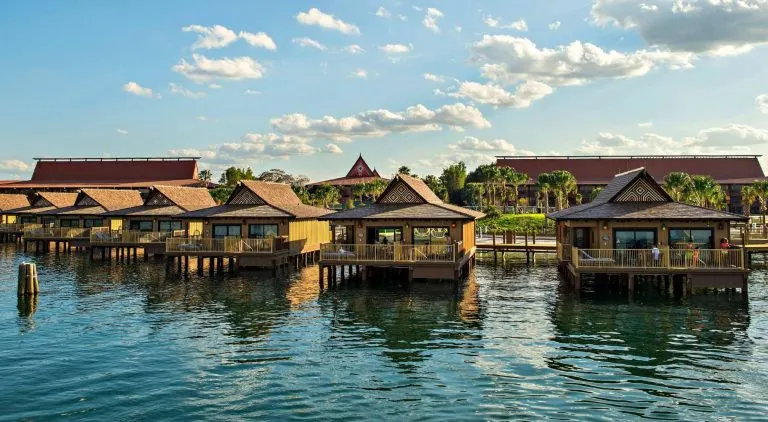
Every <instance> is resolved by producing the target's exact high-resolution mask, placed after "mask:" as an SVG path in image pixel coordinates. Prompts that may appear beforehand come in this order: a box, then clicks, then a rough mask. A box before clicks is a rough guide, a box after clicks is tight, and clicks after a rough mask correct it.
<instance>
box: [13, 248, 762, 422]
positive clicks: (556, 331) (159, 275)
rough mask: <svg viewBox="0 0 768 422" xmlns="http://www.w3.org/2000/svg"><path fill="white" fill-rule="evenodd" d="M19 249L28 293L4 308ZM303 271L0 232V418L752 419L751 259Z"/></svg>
mask: <svg viewBox="0 0 768 422" xmlns="http://www.w3.org/2000/svg"><path fill="white" fill-rule="evenodd" d="M22 260H33V261H35V262H37V263H38V271H39V273H40V284H41V288H42V290H43V293H42V294H41V295H40V297H39V300H38V302H37V303H17V298H16V265H18V263H19V262H21V261H22ZM317 278H318V270H317V268H316V267H311V268H307V269H303V270H301V271H300V272H295V273H293V274H290V275H279V276H277V277H273V276H272V274H271V273H269V272H242V273H240V274H238V275H226V276H218V277H215V278H207V277H197V276H192V277H190V278H189V279H182V278H180V277H178V276H176V275H173V274H171V275H167V274H166V267H165V265H164V264H163V263H162V262H154V263H153V262H149V263H145V262H139V263H137V264H133V263H131V264H126V263H116V262H112V263H101V262H97V263H89V262H88V261H87V258H85V257H83V256H79V255H63V256H60V257H56V256H38V257H34V256H28V257H25V256H24V255H23V254H21V253H20V252H19V251H17V249H16V248H15V247H13V246H2V245H0V419H2V420H18V419H38V420H48V419H54V418H67V417H69V418H71V419H76V420H98V421H103V420H129V419H130V420H137V419H138V420H158V419H161V418H162V419H176V420H188V419H218V420H220V419H234V418H246V417H249V418H260V419H348V420H359V419H361V418H365V419H398V420H402V419H407V420H414V419H419V420H424V419H427V420H448V419H451V420H456V419H464V420H469V419H481V420H487V419H510V418H518V419H528V420H533V419H539V418H544V417H548V418H554V419H571V418H580V419H593V420H601V419H602V420H617V419H631V418H637V417H645V418H655V419H689V420H710V419H722V418H728V417H732V418H734V419H761V418H765V417H766V410H767V409H768V308H767V307H766V305H768V288H766V283H768V272H762V271H756V272H754V273H753V274H752V275H751V279H750V294H749V298H748V300H745V299H744V298H743V297H742V296H740V295H739V294H735V295H728V294H722V293H721V294H719V295H713V294H711V293H710V294H709V295H697V296H693V297H687V298H682V299H674V298H668V297H661V296H659V295H656V294H650V295H640V296H638V297H636V298H635V299H634V300H633V301H630V300H628V299H627V298H626V297H623V296H616V295H613V296H606V295H597V294H594V293H590V292H589V291H585V292H583V293H582V294H581V295H580V296H576V295H575V294H573V293H570V292H568V291H567V290H566V289H565V288H564V286H563V285H562V284H561V283H560V281H559V280H558V277H557V272H556V270H555V268H554V267H552V266H540V267H537V268H531V269H527V268H525V267H524V266H520V265H516V264H509V263H508V264H505V265H499V266H493V265H492V264H491V263H482V262H481V263H480V264H479V265H478V267H477V269H476V273H475V274H474V275H473V276H471V277H470V279H469V280H468V281H466V282H465V283H462V284H460V285H454V284H452V283H414V284H413V285H411V286H410V287H403V286H392V284H391V283H378V284H373V283H368V284H362V285H348V286H340V287H337V288H336V289H332V290H324V291H320V289H319V287H318V283H317ZM32 308H35V309H34V312H30V311H31V310H32Z"/></svg>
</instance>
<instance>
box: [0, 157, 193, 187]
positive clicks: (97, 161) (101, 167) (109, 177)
mask: <svg viewBox="0 0 768 422" xmlns="http://www.w3.org/2000/svg"><path fill="white" fill-rule="evenodd" d="M35 160H36V161H37V164H36V165H35V170H34V172H33V173H32V178H31V179H30V180H25V181H15V182H9V183H5V184H2V185H0V190H5V191H11V190H13V191H18V190H63V191H68V190H76V189H83V188H99V189H149V188H150V187H151V186H153V185H166V186H200V180H199V179H198V176H197V158H196V157H178V158H35Z"/></svg>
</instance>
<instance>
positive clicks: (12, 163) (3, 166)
mask: <svg viewBox="0 0 768 422" xmlns="http://www.w3.org/2000/svg"><path fill="white" fill-rule="evenodd" d="M29 168H30V167H29V164H27V163H25V162H23V161H21V160H1V161H0V170H3V171H27V170H29Z"/></svg>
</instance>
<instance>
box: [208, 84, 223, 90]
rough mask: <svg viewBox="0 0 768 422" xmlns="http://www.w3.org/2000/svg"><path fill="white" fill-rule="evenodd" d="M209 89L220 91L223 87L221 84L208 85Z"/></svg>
mask: <svg viewBox="0 0 768 422" xmlns="http://www.w3.org/2000/svg"><path fill="white" fill-rule="evenodd" d="M208 88H211V89H219V88H221V85H219V84H208Z"/></svg>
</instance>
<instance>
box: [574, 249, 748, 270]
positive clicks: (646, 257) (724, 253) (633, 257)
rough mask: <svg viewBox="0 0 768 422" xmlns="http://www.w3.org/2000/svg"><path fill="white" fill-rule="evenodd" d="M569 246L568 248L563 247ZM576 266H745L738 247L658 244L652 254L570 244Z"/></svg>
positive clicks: (647, 267)
mask: <svg viewBox="0 0 768 422" xmlns="http://www.w3.org/2000/svg"><path fill="white" fill-rule="evenodd" d="M565 249H568V248H565ZM570 249H571V262H572V263H573V266H574V267H575V268H603V269H605V268H609V269H612V268H615V269H628V270H631V269H642V270H645V269H674V270H679V269H690V270H696V269H702V270H713V269H714V270H720V269H744V268H745V267H744V253H743V251H742V250H741V249H696V250H691V249H670V248H660V249H659V253H658V254H657V255H655V256H654V254H653V252H652V251H651V250H650V249H579V248H576V247H571V248H570Z"/></svg>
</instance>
